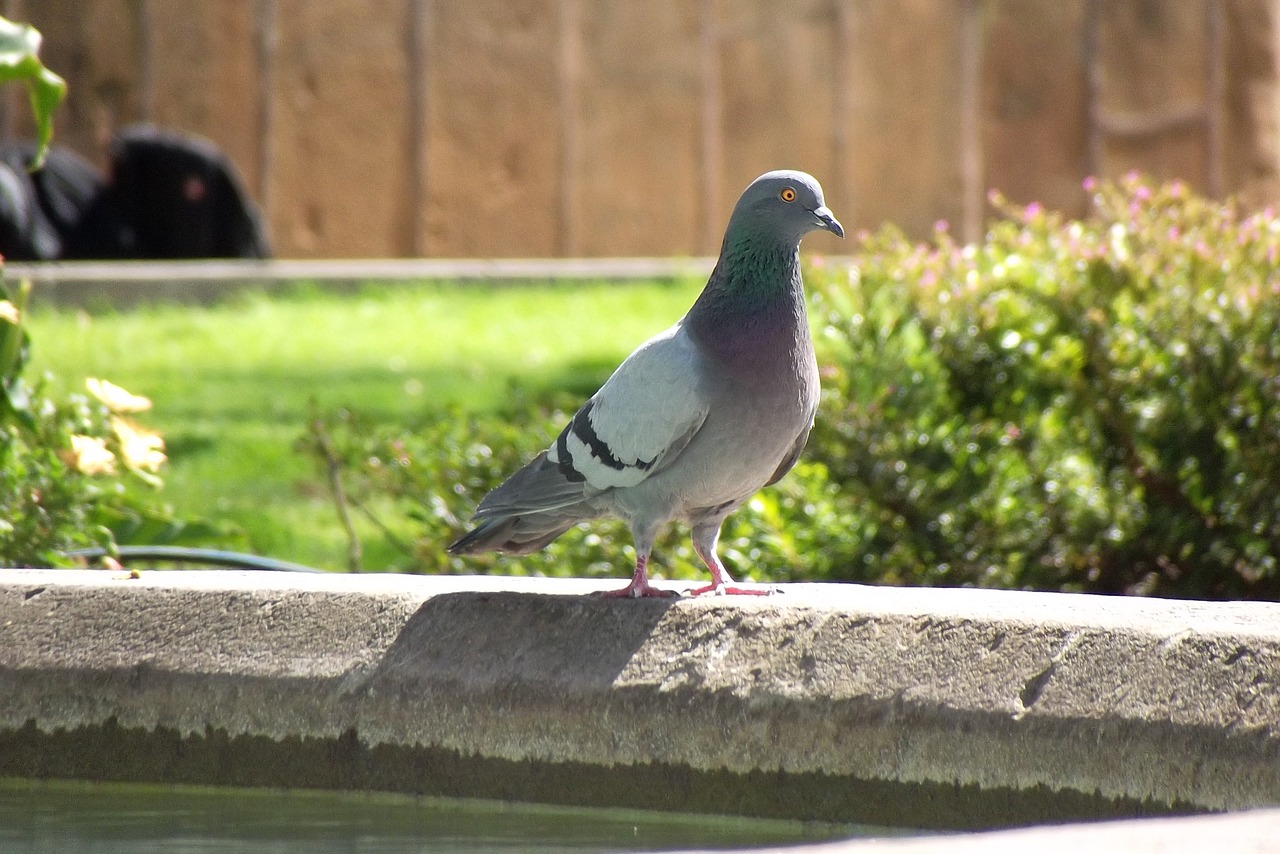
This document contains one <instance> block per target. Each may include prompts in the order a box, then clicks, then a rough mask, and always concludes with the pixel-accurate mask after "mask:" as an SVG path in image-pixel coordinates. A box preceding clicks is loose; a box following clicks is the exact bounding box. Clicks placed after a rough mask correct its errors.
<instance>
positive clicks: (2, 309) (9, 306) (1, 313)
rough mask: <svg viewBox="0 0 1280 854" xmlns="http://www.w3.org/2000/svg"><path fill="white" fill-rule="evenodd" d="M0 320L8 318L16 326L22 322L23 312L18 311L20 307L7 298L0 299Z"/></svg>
mask: <svg viewBox="0 0 1280 854" xmlns="http://www.w3.org/2000/svg"><path fill="white" fill-rule="evenodd" d="M0 320H7V321H8V322H9V323H12V324H13V325H14V326H17V325H18V324H19V323H21V322H22V314H21V313H20V312H19V311H18V307H17V306H16V305H14V304H13V303H11V302H9V301H8V300H7V299H0Z"/></svg>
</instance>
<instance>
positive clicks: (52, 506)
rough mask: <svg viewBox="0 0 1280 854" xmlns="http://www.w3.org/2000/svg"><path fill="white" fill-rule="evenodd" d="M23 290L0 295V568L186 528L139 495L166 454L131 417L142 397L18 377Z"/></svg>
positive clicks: (25, 340)
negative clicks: (67, 388) (64, 390)
mask: <svg viewBox="0 0 1280 854" xmlns="http://www.w3.org/2000/svg"><path fill="white" fill-rule="evenodd" d="M29 293H30V286H29V285H24V286H23V287H21V288H19V289H17V291H16V292H14V293H10V294H7V296H8V297H9V298H8V299H0V565H3V566H70V565H74V564H75V563H76V561H75V560H74V559H73V558H72V557H70V556H69V555H68V552H69V551H72V550H75V549H81V548H102V549H105V550H106V551H107V552H108V553H112V552H114V551H115V550H116V546H117V542H146V543H155V542H171V541H174V540H175V539H177V538H178V537H179V536H180V535H182V534H183V533H184V532H186V533H191V532H194V531H195V530H196V528H199V527H200V526H193V527H190V528H188V526H186V525H184V524H183V523H181V522H179V521H178V520H175V519H173V518H172V517H171V516H170V514H169V513H168V512H167V511H166V510H165V509H164V508H162V507H159V506H157V505H156V504H155V502H154V501H153V500H152V499H151V498H150V497H149V496H148V495H147V493H148V492H150V491H151V490H152V489H153V488H155V487H158V486H159V485H160V481H159V478H158V477H157V475H156V472H157V470H158V469H159V468H160V466H161V465H162V464H163V463H164V461H165V456H164V453H163V447H164V443H163V440H162V439H161V438H160V436H159V435H157V434H156V433H153V432H151V431H149V430H146V429H144V428H142V427H140V426H139V425H138V424H137V423H135V421H134V420H133V418H134V414H135V413H137V412H139V411H142V410H144V409H146V408H148V407H149V406H150V405H151V404H150V401H148V400H146V399H145V398H141V397H137V396H135V395H131V394H129V393H128V392H126V391H125V390H124V389H121V388H119V387H117V386H114V385H112V384H111V383H109V382H105V381H103V380H97V379H91V380H89V382H88V390H89V394H70V395H67V396H65V398H61V399H58V398H54V397H53V396H51V395H50V394H49V393H48V392H47V385H48V384H47V381H46V380H44V379H40V380H37V381H36V382H35V383H30V382H28V381H27V379H26V378H25V376H24V368H25V367H26V362H27V357H28V354H29V352H30V347H31V342H30V338H29V336H28V335H27V332H26V330H25V329H24V328H23V317H24V315H25V311H26V302H27V296H28V295H29ZM131 487H132V488H131Z"/></svg>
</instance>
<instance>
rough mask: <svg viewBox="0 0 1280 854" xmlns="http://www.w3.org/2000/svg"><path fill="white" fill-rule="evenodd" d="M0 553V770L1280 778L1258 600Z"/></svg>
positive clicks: (1159, 805)
mask: <svg viewBox="0 0 1280 854" xmlns="http://www.w3.org/2000/svg"><path fill="white" fill-rule="evenodd" d="M603 586H606V585H605V584H604V583H597V582H589V581H579V580H552V579H513V578H456V577H436V578H422V577H404V576H388V575H380V576H375V575H369V576H341V575H317V576H310V575H308V576H302V575H294V574H286V573H270V574H262V573H259V574H254V573H243V572H231V571H216V572H215V571H210V572H156V571H147V572H144V573H142V577H141V578H140V579H136V580H131V579H129V578H128V577H126V576H124V575H123V574H121V573H107V572H100V571H69V570H3V571H0V627H2V634H3V643H0V775H4V776H19V777H75V778H86V779H112V780H148V781H153V782H175V783H205V784H210V783H211V784H228V785H262V786H288V787H322V788H347V789H362V788H370V789H387V790H396V791H410V792H422V793H427V794H439V795H457V796H475V797H498V798H506V799H513V800H531V801H542V802H548V803H572V804H583V805H601V806H631V807H644V808H657V809H677V810H690V811H707V812H727V813H739V814H746V815H759V816H771V817H789V818H808V819H820V820H836V821H856V822H864V823H870V824H894V825H903V826H915V827H924V828H981V827H996V826H1008V825H1017V824H1030V823H1037V822H1062V821H1067V820H1072V819H1091V818H1103V817H1121V816H1142V815H1155V814H1162V813H1178V812H1203V811H1218V810H1238V809H1245V808H1249V807H1257V806H1264V805H1274V804H1280V605H1275V604H1268V603H1204V602H1174V601H1166V600H1140V599H1122V598H1104V597H1091V596H1072V595H1061V594H1039V593H1021V592H1001V591H979V590H906V589H890V588H875V587H862V586H853V585H820V584H796V585H786V586H785V590H786V592H785V594H784V595H781V596H776V597H770V598H769V599H766V600H741V599H727V600H706V599H700V600H681V601H677V602H617V601H609V600H601V599H597V598H594V597H590V596H584V595H582V594H584V593H587V592H589V591H592V590H596V589H600V588H601V587H603Z"/></svg>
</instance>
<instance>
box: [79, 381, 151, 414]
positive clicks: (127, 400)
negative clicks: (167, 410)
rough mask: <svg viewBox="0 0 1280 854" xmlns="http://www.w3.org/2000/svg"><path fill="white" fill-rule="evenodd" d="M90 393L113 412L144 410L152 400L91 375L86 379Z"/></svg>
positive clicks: (149, 405)
mask: <svg viewBox="0 0 1280 854" xmlns="http://www.w3.org/2000/svg"><path fill="white" fill-rule="evenodd" d="M84 384H85V385H86V386H87V387H88V389H89V393H90V394H92V395H93V396H94V397H96V398H97V399H98V400H100V401H102V402H103V403H104V404H106V407H107V409H110V410H111V411H112V412H142V411H143V410H144V409H150V408H151V400H150V399H149V398H146V397H143V396H141V395H138V394H130V393H129V392H127V391H125V390H124V389H122V388H120V386H118V385H116V384H115V383H109V382H107V381H106V380H100V379H95V378H94V377H89V378H88V379H87V380H85V381H84Z"/></svg>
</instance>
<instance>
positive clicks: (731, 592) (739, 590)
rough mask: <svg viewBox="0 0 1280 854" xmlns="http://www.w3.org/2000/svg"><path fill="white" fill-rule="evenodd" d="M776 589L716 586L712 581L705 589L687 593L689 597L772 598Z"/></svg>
mask: <svg viewBox="0 0 1280 854" xmlns="http://www.w3.org/2000/svg"><path fill="white" fill-rule="evenodd" d="M779 592H781V591H779V590H778V589H777V588H776V587H768V586H763V587H735V586H734V585H732V584H724V583H721V584H717V583H715V582H714V581H713V582H712V583H710V584H708V585H707V586H706V587H698V588H696V589H694V590H690V591H689V595H690V596H703V595H705V594H707V593H710V594H711V595H712V596H772V595H774V594H775V593H779Z"/></svg>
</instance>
